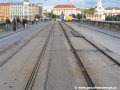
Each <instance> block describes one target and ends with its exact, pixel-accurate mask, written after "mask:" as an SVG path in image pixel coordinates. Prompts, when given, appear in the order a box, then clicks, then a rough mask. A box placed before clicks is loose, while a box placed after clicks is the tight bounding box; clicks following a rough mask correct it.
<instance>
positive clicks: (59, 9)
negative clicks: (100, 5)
mask: <svg viewBox="0 0 120 90" xmlns="http://www.w3.org/2000/svg"><path fill="white" fill-rule="evenodd" d="M52 11H53V14H55V15H61V14H62V13H63V14H64V16H69V15H71V14H75V15H76V14H77V13H80V14H81V9H79V8H76V7H75V6H74V5H56V6H55V7H53V9H52Z"/></svg>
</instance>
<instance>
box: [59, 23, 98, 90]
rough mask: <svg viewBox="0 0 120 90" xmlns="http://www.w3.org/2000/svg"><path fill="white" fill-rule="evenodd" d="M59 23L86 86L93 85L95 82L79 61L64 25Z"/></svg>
mask: <svg viewBox="0 0 120 90" xmlns="http://www.w3.org/2000/svg"><path fill="white" fill-rule="evenodd" d="M59 24H60V26H61V28H62V31H63V33H64V35H65V37H66V39H67V41H68V44H69V46H70V48H71V51H72V53H73V55H74V57H75V59H76V60H77V63H78V65H79V67H80V69H81V71H82V74H83V76H84V78H85V80H86V82H87V84H88V86H89V87H95V84H94V82H93V81H92V79H91V78H90V76H89V74H88V72H87V70H86V68H85V67H84V65H83V63H82V61H81V58H80V57H79V55H78V54H77V51H76V50H75V48H74V46H73V45H72V43H71V41H70V39H69V37H68V35H67V33H66V30H65V28H64V26H63V25H62V23H59ZM94 90H96V89H94Z"/></svg>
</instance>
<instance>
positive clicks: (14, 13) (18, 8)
mask: <svg viewBox="0 0 120 90" xmlns="http://www.w3.org/2000/svg"><path fill="white" fill-rule="evenodd" d="M10 16H11V19H12V20H13V18H15V17H18V16H19V17H20V18H21V19H22V18H23V3H22V2H19V3H18V2H11V4H10Z"/></svg>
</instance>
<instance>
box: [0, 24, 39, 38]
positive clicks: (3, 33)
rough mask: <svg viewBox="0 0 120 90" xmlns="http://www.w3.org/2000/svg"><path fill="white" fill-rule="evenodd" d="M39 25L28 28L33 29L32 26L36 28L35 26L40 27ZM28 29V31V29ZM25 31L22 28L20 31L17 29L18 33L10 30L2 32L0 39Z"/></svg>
mask: <svg viewBox="0 0 120 90" xmlns="http://www.w3.org/2000/svg"><path fill="white" fill-rule="evenodd" d="M38 24H39V23H38ZM38 24H33V25H28V28H30V27H32V26H35V25H38ZM28 28H27V29H28ZM23 30H25V29H24V28H23V27H21V28H20V29H17V30H16V31H13V30H11V29H10V30H9V31H3V32H0V39H2V38H4V37H7V36H10V35H12V34H14V33H17V32H20V31H23Z"/></svg>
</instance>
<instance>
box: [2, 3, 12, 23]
mask: <svg viewBox="0 0 120 90" xmlns="http://www.w3.org/2000/svg"><path fill="white" fill-rule="evenodd" d="M7 17H8V18H10V3H0V21H1V20H5V19H6V18H7Z"/></svg>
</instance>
